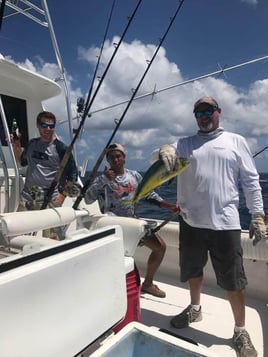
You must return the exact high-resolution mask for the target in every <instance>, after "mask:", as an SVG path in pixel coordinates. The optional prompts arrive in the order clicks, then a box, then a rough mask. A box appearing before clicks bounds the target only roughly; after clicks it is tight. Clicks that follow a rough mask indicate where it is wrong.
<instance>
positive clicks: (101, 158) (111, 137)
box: [73, 0, 184, 209]
mask: <svg viewBox="0 0 268 357" xmlns="http://www.w3.org/2000/svg"><path fill="white" fill-rule="evenodd" d="M183 2H184V0H180V2H179V6H178V8H177V10H176V12H175V14H174V16H173V17H172V18H171V19H170V23H169V25H168V27H167V29H166V31H165V33H164V35H163V37H162V38H161V40H160V42H159V45H158V47H157V48H156V50H155V52H154V54H153V56H152V58H151V60H150V61H149V62H148V65H147V67H146V69H145V71H144V73H143V75H142V77H141V79H140V81H139V83H138V85H137V87H136V88H135V90H134V91H133V93H132V96H131V98H130V100H129V101H128V103H127V106H126V108H125V110H124V111H123V114H122V115H121V118H120V119H119V120H118V121H117V123H116V127H115V129H114V131H113V133H112V135H111V136H110V138H109V140H108V142H107V144H106V146H105V148H104V149H103V151H102V152H101V154H100V156H99V158H98V160H97V162H96V164H95V166H94V167H93V169H92V171H91V173H90V174H89V177H88V179H87V181H86V182H85V184H84V186H83V187H82V189H81V194H80V195H79V196H78V197H77V199H76V201H75V203H74V204H73V208H74V209H77V208H78V206H79V203H80V202H81V200H82V199H83V197H84V195H85V193H86V191H87V189H88V187H89V186H90V185H91V183H92V182H93V179H94V178H95V176H96V173H97V171H98V168H99V167H100V165H101V162H102V160H103V158H104V156H105V154H106V153H107V149H108V147H109V145H110V143H111V141H112V140H113V138H114V136H115V134H116V132H117V130H118V129H119V127H120V125H121V123H122V121H123V119H124V117H125V115H126V113H127V111H128V109H129V107H130V105H131V103H132V102H133V99H134V98H135V95H136V94H137V92H138V90H139V88H140V86H141V84H142V82H143V80H144V78H145V76H146V74H147V72H148V71H149V69H150V67H151V65H152V63H153V61H154V59H155V57H156V56H157V53H158V51H159V49H160V48H161V46H162V44H163V42H164V40H165V38H166V36H167V34H168V32H169V30H170V28H171V26H172V24H173V22H174V21H175V18H176V16H177V14H178V13H179V11H180V9H181V7H182V4H183Z"/></svg>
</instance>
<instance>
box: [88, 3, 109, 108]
mask: <svg viewBox="0 0 268 357" xmlns="http://www.w3.org/2000/svg"><path fill="white" fill-rule="evenodd" d="M114 5H115V0H114V1H113V3H112V7H111V11H110V15H109V18H108V22H107V25H106V29H105V32H104V36H103V40H102V44H101V48H100V53H99V56H98V60H97V63H96V67H95V71H94V74H93V77H92V81H91V86H90V89H89V91H88V95H87V100H86V104H85V107H86V108H87V107H88V105H89V100H90V97H91V93H92V90H93V85H94V82H95V78H96V75H97V71H98V68H99V64H100V59H101V56H102V52H103V48H104V44H105V41H106V38H107V34H108V30H109V27H110V23H111V19H112V14H113V10H114Z"/></svg>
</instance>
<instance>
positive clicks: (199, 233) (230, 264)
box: [179, 219, 247, 291]
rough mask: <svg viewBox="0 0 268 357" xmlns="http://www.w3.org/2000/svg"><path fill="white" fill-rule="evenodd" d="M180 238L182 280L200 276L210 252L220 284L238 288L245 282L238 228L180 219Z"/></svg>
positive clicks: (223, 286)
mask: <svg viewBox="0 0 268 357" xmlns="http://www.w3.org/2000/svg"><path fill="white" fill-rule="evenodd" d="M179 238H180V248H179V251H180V269H181V281H182V282H185V281H188V280H189V279H191V278H197V277H200V276H203V268H204V267H205V265H206V263H207V261H208V254H209V256H210V259H211V262H212V266H213V269H214V272H215V275H216V279H217V284H218V285H219V286H220V287H222V288H223V289H224V290H227V291H238V290H241V289H243V288H244V287H245V286H246V285H247V278H246V275H245V271H244V267H243V250H242V246H241V231H240V230H222V231H214V230H212V229H204V228H195V227H191V226H189V225H188V224H187V223H186V222H185V221H184V220H183V219H181V220H180V235H179Z"/></svg>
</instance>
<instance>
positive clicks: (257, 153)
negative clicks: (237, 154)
mask: <svg viewBox="0 0 268 357" xmlns="http://www.w3.org/2000/svg"><path fill="white" fill-rule="evenodd" d="M267 148H268V145H267V146H265V147H264V148H263V149H261V150H260V151H258V152H256V154H254V155H253V157H256V156H258V155H259V154H260V153H262V152H263V151H264V150H266V149H267Z"/></svg>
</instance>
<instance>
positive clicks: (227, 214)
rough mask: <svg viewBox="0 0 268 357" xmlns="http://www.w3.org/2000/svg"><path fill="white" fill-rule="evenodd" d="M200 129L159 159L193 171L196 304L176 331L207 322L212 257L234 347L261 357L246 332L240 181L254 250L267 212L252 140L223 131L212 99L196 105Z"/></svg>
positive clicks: (186, 274) (188, 277)
mask: <svg viewBox="0 0 268 357" xmlns="http://www.w3.org/2000/svg"><path fill="white" fill-rule="evenodd" d="M193 112H194V116H195V118H196V121H197V125H198V127H199V131H198V132H197V134H196V135H193V136H190V137H186V138H182V139H180V140H178V142H177V143H175V144H173V145H167V144H165V145H163V146H162V147H161V148H160V151H159V156H160V158H161V159H162V160H163V161H164V162H165V164H166V167H167V168H168V170H173V169H174V165H175V164H176V157H177V156H180V157H185V158H187V159H188V160H189V161H190V166H189V167H188V168H187V169H186V170H185V171H184V172H183V173H181V174H180V175H179V176H178V192H177V195H178V204H179V206H180V208H181V222H180V237H179V238H180V270H181V281H182V282H186V281H188V284H189V288H190V296H191V303H190V305H189V306H188V307H187V308H186V309H185V310H183V312H182V313H180V314H179V315H176V316H175V317H173V318H172V320H171V322H170V323H171V325H172V326H173V327H175V328H183V327H187V326H189V324H190V323H192V322H197V321H200V320H202V312H201V305H200V294H201V288H202V284H203V268H204V267H205V265H206V263H207V260H208V252H209V254H210V258H211V261H212V264H213V268H214V271H215V274H216V278H217V284H218V285H219V286H221V287H222V288H223V289H224V290H226V292H227V297H228V299H229V302H230V304H231V307H232V311H233V315H234V320H235V327H234V335H233V339H232V341H233V344H234V346H235V348H236V350H237V351H238V353H239V356H241V357H249V356H253V357H255V356H257V351H256V350H255V348H254V346H253V344H252V342H251V340H250V336H249V334H248V332H247V331H246V328H245V286H246V285H247V278H246V275H245V272H244V267H243V258H242V254H243V253H242V247H241V226H240V219H239V212H238V205H239V182H240V184H241V186H242V189H243V192H244V195H245V198H246V204H247V207H248V209H249V212H250V213H251V215H252V221H251V225H250V238H254V239H253V245H255V244H257V243H258V242H259V241H260V240H261V239H265V224H264V211H263V200H262V193H261V187H260V184H259V175H258V173H257V170H256V167H255V164H254V161H253V158H252V155H251V153H250V150H249V147H248V145H247V143H246V140H245V139H244V138H243V137H242V136H240V135H237V134H234V133H230V132H226V131H224V129H223V128H221V127H220V126H219V119H220V113H221V108H220V107H219V105H218V103H217V102H216V100H215V99H213V98H212V97H203V98H201V99H199V100H198V101H197V102H196V103H195V105H194V110H193Z"/></svg>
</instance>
